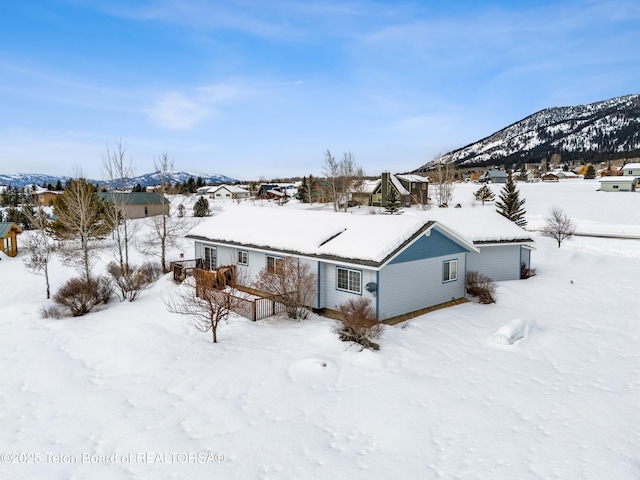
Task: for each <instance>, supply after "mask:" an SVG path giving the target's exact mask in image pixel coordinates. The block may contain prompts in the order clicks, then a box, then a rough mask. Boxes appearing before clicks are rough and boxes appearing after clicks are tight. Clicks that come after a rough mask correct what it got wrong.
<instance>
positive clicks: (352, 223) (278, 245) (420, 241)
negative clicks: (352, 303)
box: [187, 206, 521, 320]
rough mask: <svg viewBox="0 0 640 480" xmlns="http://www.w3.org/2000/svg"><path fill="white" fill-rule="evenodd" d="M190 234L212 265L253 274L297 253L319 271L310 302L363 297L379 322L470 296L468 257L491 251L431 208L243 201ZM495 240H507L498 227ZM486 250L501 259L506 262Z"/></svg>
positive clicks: (322, 304) (319, 305)
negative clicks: (394, 211) (390, 211)
mask: <svg viewBox="0 0 640 480" xmlns="http://www.w3.org/2000/svg"><path fill="white" fill-rule="evenodd" d="M493 213H494V214H495V216H500V215H499V214H497V213H495V212H493ZM502 218H504V217H502ZM509 223H511V222H509ZM514 225H515V224H514ZM516 228H519V227H516ZM508 236H512V235H511V234H510V235H508ZM187 238H191V239H193V240H194V241H195V257H196V258H201V259H203V260H204V263H205V268H209V269H213V268H216V267H217V266H220V265H229V264H235V265H236V266H237V268H238V269H243V272H244V275H243V276H244V277H245V278H249V279H254V278H255V277H256V275H257V274H258V272H259V271H260V270H262V269H263V268H267V269H270V268H271V269H273V270H274V273H275V272H276V271H277V264H278V261H279V259H282V258H284V257H287V256H292V257H294V258H296V259H297V260H298V261H299V262H302V263H306V264H308V265H309V266H310V267H311V271H312V272H315V273H317V276H318V284H317V298H316V301H315V303H314V305H310V306H311V307H313V308H315V309H318V310H322V309H330V310H337V309H338V308H339V306H340V305H341V304H342V303H344V302H345V301H347V300H348V299H350V298H353V297H354V295H355V296H361V297H365V298H368V299H369V300H371V303H372V306H374V307H375V311H376V315H377V317H378V319H380V320H383V319H390V318H392V317H397V316H400V315H405V314H410V313H412V312H416V311H420V310H423V309H425V308H429V307H433V306H437V305H440V304H445V303H447V302H450V301H452V300H456V299H460V298H463V297H464V296H465V273H466V269H467V268H468V266H467V265H468V262H469V258H470V256H471V255H480V256H482V254H483V250H482V249H483V248H484V247H478V246H476V245H475V244H474V242H473V241H472V240H470V239H469V238H467V237H466V236H464V235H461V234H460V233H459V232H457V231H455V230H454V229H452V228H450V227H449V226H448V225H447V224H445V223H443V222H440V221H438V220H434V219H431V218H429V215H428V212H415V214H414V213H411V214H404V215H354V214H347V213H333V212H318V211H305V210H295V209H283V208H255V207H243V206H238V207H236V208H230V209H227V210H226V211H225V212H223V213H222V214H220V215H217V216H215V217H212V218H210V219H209V220H207V221H205V222H203V223H202V224H200V225H198V226H197V227H195V228H194V229H193V230H192V231H191V232H190V233H189V235H187ZM494 238H495V239H496V242H498V243H499V241H500V240H501V239H502V237H501V236H500V233H499V232H498V233H497V234H496V235H495V236H494ZM505 245H506V244H505ZM491 246H493V245H491ZM487 247H489V245H487ZM496 251H497V252H499V251H501V250H496ZM486 252H487V254H486V256H487V257H489V256H493V261H494V262H496V261H498V260H497V259H500V255H499V254H497V255H494V252H493V251H491V253H488V252H490V251H489V250H486ZM518 252H520V250H519V248H518ZM510 253H511V252H509V254H507V253H506V251H505V259H501V260H503V261H504V262H505V263H512V265H510V268H507V270H509V278H511V271H512V270H513V271H515V270H518V271H519V268H520V261H521V258H520V257H519V256H518V258H515V257H513V256H510ZM506 257H509V258H506ZM483 258H484V257H483ZM491 262H492V259H489V258H487V261H486V262H485V263H488V264H490V263H491ZM481 263H482V262H478V265H481ZM516 278H519V276H518V277H516Z"/></svg>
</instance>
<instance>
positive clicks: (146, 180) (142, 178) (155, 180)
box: [0, 172, 239, 188]
mask: <svg viewBox="0 0 640 480" xmlns="http://www.w3.org/2000/svg"><path fill="white" fill-rule="evenodd" d="M190 177H192V178H193V179H194V180H197V178H198V177H200V178H201V179H202V180H203V181H204V182H205V183H206V184H220V183H239V180H236V179H234V178H231V177H227V176H226V175H222V174H213V175H210V174H203V173H194V172H173V173H171V174H169V175H168V176H167V180H168V181H169V182H170V183H171V184H172V185H174V184H175V183H177V182H179V183H185V182H186V181H188V180H189V178H190ZM69 178H71V177H68V176H55V175H47V174H41V173H15V174H1V173H0V185H12V186H14V187H25V186H28V185H39V186H42V185H48V184H52V185H55V184H56V183H57V182H58V180H59V181H60V182H61V183H62V184H63V185H64V183H65V182H66V181H67V180H68V179H69ZM160 178H161V175H160V172H151V173H145V174H142V175H137V176H135V177H131V178H127V179H126V186H127V188H133V187H134V186H135V185H137V184H140V185H141V186H142V187H149V186H153V185H158V184H159V183H160ZM87 180H88V181H90V182H91V183H95V184H98V185H102V186H106V185H108V183H109V182H107V181H105V180H96V179H91V178H88V179H87Z"/></svg>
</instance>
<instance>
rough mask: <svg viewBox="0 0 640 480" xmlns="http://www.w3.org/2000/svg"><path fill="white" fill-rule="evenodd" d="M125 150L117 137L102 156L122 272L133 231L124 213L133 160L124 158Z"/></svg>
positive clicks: (126, 261) (126, 267)
mask: <svg viewBox="0 0 640 480" xmlns="http://www.w3.org/2000/svg"><path fill="white" fill-rule="evenodd" d="M126 150H127V147H126V144H124V143H122V139H119V138H118V139H116V140H115V142H114V146H113V148H110V147H109V145H107V153H106V155H103V157H102V167H103V171H104V179H105V180H106V181H107V184H108V185H109V189H110V190H111V192H112V193H111V194H112V195H113V204H114V206H115V208H114V209H112V210H111V214H112V215H113V218H112V223H113V224H114V225H115V228H114V234H115V239H116V245H117V249H118V250H117V253H118V260H119V262H120V269H121V270H122V271H124V272H126V271H127V270H128V268H129V241H130V240H131V239H132V237H133V233H134V232H130V231H129V228H128V218H127V216H126V213H125V212H126V210H125V207H126V204H127V198H128V195H127V193H126V189H127V186H128V185H127V182H128V180H129V178H131V177H132V176H133V162H132V160H131V158H129V159H128V160H127V159H126V158H125V157H126Z"/></svg>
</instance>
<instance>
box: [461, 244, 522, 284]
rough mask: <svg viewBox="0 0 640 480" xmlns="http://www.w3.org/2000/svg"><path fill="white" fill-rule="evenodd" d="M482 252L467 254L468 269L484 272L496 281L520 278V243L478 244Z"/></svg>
mask: <svg viewBox="0 0 640 480" xmlns="http://www.w3.org/2000/svg"><path fill="white" fill-rule="evenodd" d="M477 247H478V249H479V250H480V253H475V252H472V253H469V254H468V255H467V270H468V271H471V270H475V271H477V272H480V273H483V274H484V275H486V276H488V277H489V278H491V280H493V281H495V282H500V281H502V280H518V279H519V278H520V260H521V254H520V250H521V247H520V245H496V246H481V245H477Z"/></svg>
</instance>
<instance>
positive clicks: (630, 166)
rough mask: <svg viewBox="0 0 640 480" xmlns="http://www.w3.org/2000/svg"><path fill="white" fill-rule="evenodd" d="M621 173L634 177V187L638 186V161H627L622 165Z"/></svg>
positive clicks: (639, 175) (639, 170)
mask: <svg viewBox="0 0 640 480" xmlns="http://www.w3.org/2000/svg"><path fill="white" fill-rule="evenodd" d="M622 174H623V175H625V176H631V177H636V187H640V163H627V164H626V165H625V166H624V167H622Z"/></svg>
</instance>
